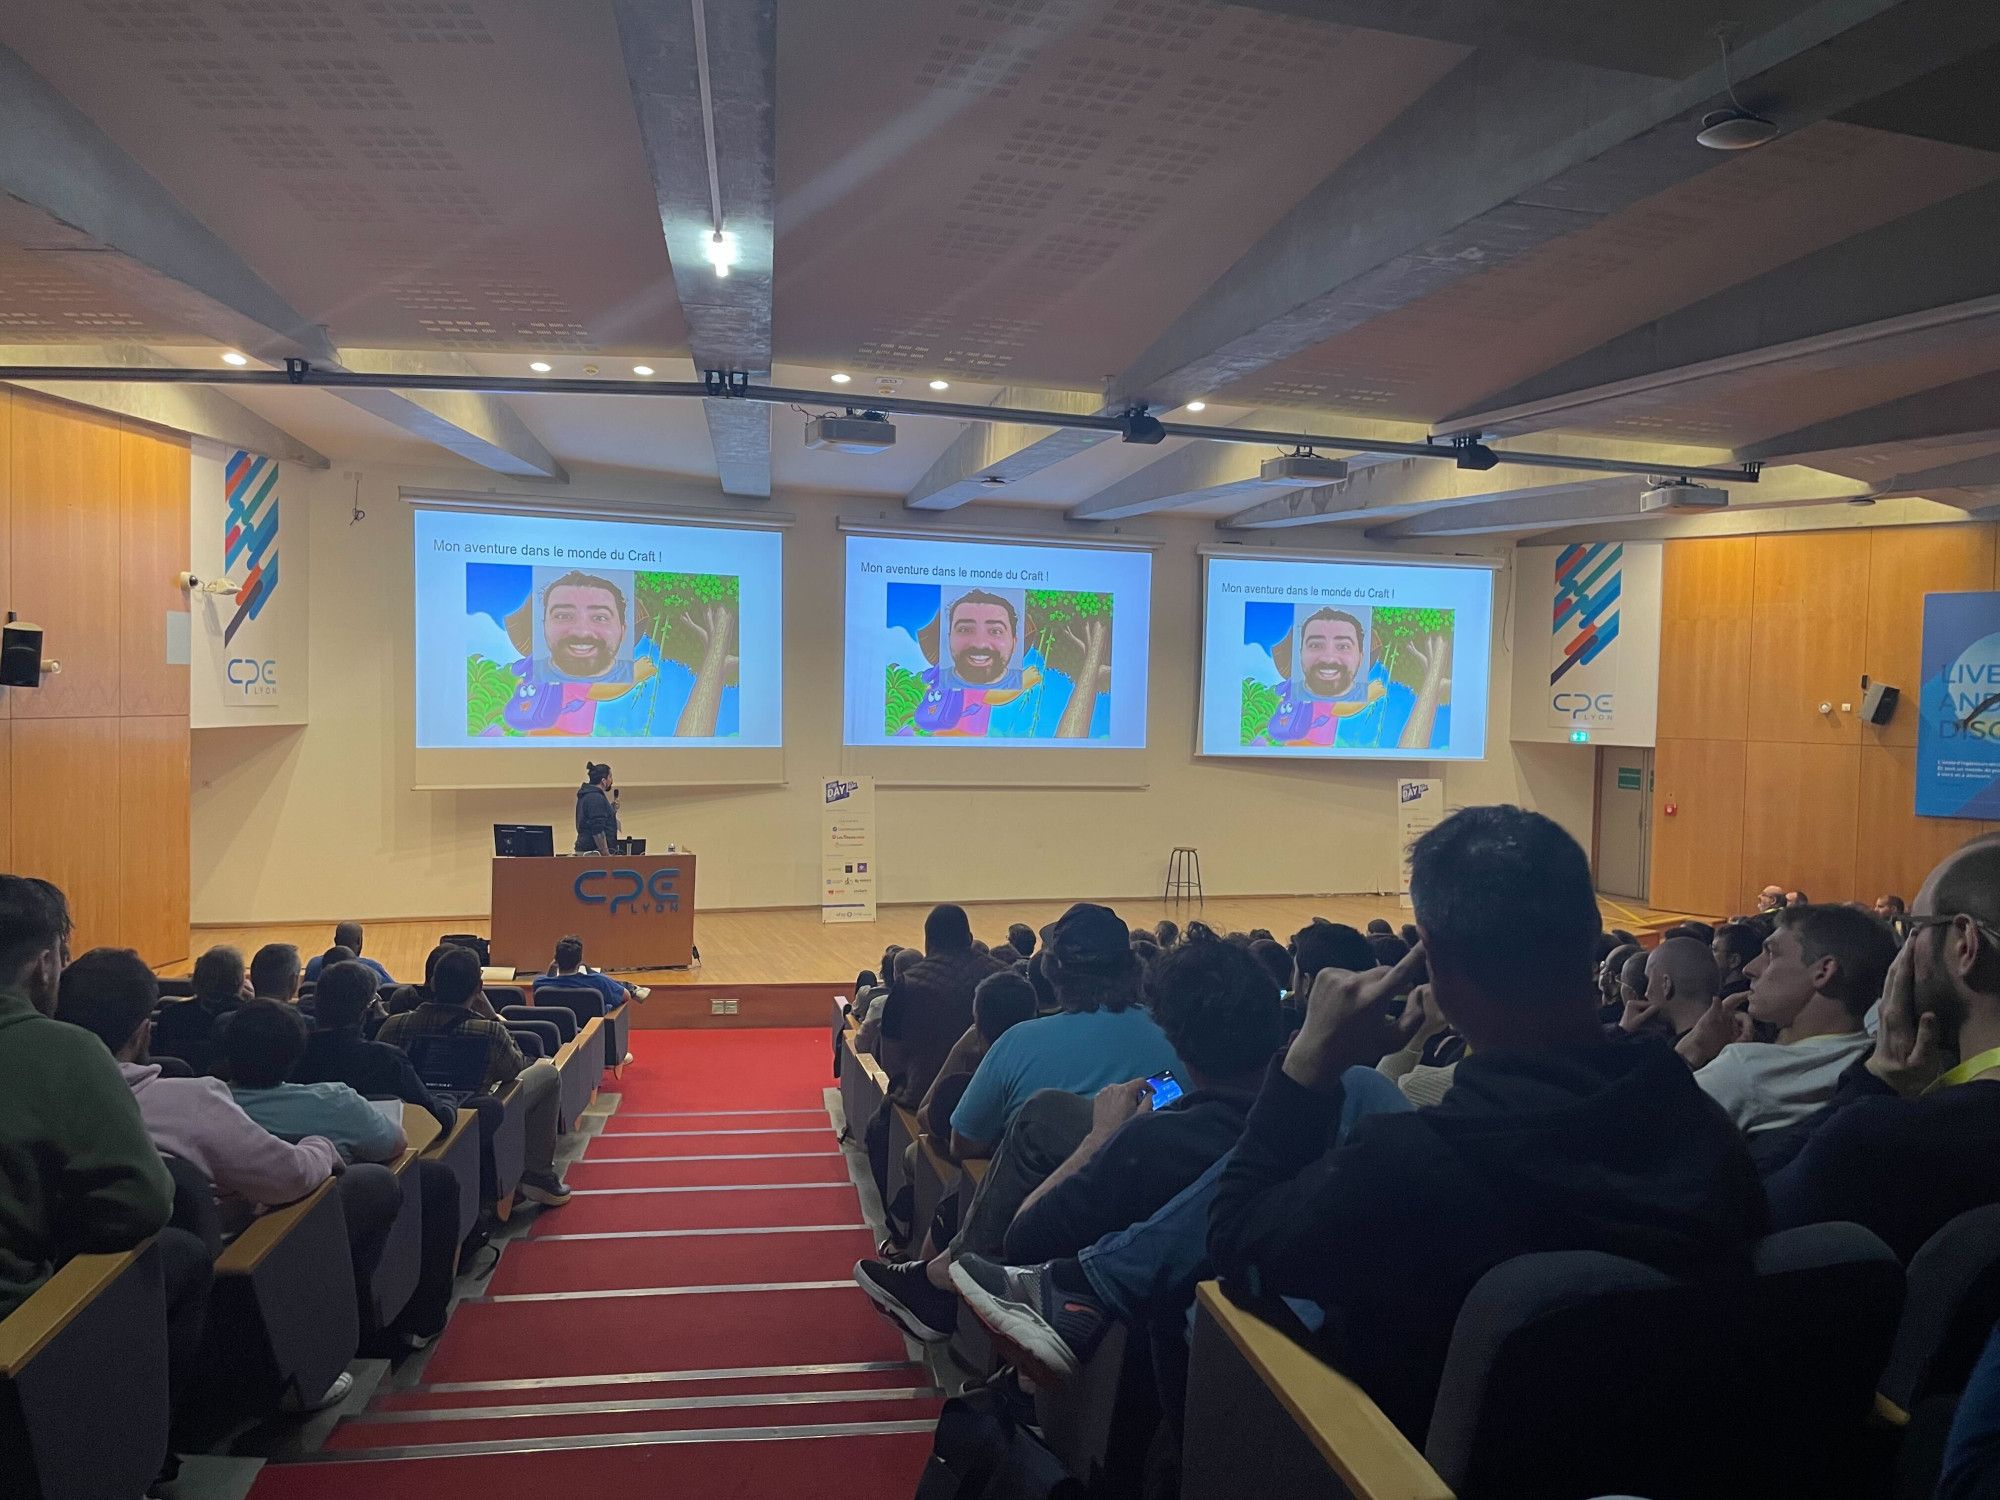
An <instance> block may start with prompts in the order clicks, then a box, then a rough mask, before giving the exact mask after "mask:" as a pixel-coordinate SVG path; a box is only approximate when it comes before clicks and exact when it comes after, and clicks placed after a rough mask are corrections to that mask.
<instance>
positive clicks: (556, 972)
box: [534, 933, 630, 1014]
mask: <svg viewBox="0 0 2000 1500" xmlns="http://www.w3.org/2000/svg"><path fill="white" fill-rule="evenodd" d="M550 989H566V990H568V989H583V990H595V991H596V992H597V994H598V997H599V998H600V999H601V1000H603V1002H604V1009H605V1012H606V1013H607V1014H609V1013H610V1012H611V1011H614V1010H616V1009H617V1008H618V1007H619V1006H621V1005H623V1004H624V1003H625V1001H626V999H627V998H628V996H629V995H630V987H629V986H627V985H624V984H621V983H619V982H618V981H617V980H615V979H613V978H612V977H611V976H610V975H609V974H604V973H600V972H599V971H598V970H596V969H593V968H591V967H589V966H588V965H587V964H585V963H584V961H583V939H582V938H580V937H578V936H576V934H574V933H571V934H570V935H569V936H568V937H563V938H558V939H556V951H555V961H554V962H553V963H551V964H550V965H549V971H548V973H546V974H537V975H536V976H535V982H534V991H535V994H536V995H537V996H539V995H540V994H541V993H542V991H544V990H550Z"/></svg>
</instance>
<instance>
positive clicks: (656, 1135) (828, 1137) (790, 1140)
mask: <svg viewBox="0 0 2000 1500" xmlns="http://www.w3.org/2000/svg"><path fill="white" fill-rule="evenodd" d="M765 1118H766V1119H769V1118H771V1117H770V1116H768V1115H767V1116H765ZM616 1119H617V1116H615V1115H614V1116H612V1120H613V1122H615V1121H616ZM647 1123H653V1124H659V1125H665V1124H666V1122H665V1121H664V1120H662V1121H652V1122H647ZM839 1149H840V1144H839V1137H838V1136H836V1135H835V1134H834V1133H833V1127H832V1125H831V1124H829V1123H828V1121H827V1117H826V1115H825V1114H824V1113H822V1114H821V1115H820V1117H819V1126H818V1128H817V1129H811V1130H781V1129H775V1128H772V1127H768V1126H767V1127H756V1128H745V1129H742V1130H723V1131H680V1130H665V1129H662V1130H623V1129H620V1130H615V1131H614V1130H612V1129H610V1128H609V1126H607V1128H606V1129H605V1130H603V1131H602V1132H600V1133H599V1134H597V1135H594V1136H592V1137H591V1139H590V1144H589V1145H588V1146H587V1147H585V1149H584V1153H583V1155H584V1159H585V1160H586V1161H615V1160H617V1159H619V1158H620V1157H632V1156H732V1155H737V1156H740V1155H743V1154H746V1153H750V1152H759V1151H838V1150H839Z"/></svg>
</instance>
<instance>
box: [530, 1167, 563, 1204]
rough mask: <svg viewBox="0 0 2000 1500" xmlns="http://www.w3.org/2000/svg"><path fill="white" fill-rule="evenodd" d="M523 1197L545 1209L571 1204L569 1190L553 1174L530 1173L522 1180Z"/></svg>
mask: <svg viewBox="0 0 2000 1500" xmlns="http://www.w3.org/2000/svg"><path fill="white" fill-rule="evenodd" d="M521 1196H522V1197H523V1198H526V1199H527V1200H528V1201H529V1202H530V1203H539V1204H541V1205H542V1207H544V1208H561V1207H562V1206H563V1205H564V1204H565V1203H567V1202H569V1198H570V1192H569V1188H568V1187H566V1186H565V1185H564V1183H563V1180H562V1179H561V1178H560V1177H558V1176H556V1175H555V1173H553V1172H529V1173H526V1174H524V1175H523V1176H522V1178H521Z"/></svg>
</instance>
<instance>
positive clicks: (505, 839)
mask: <svg viewBox="0 0 2000 1500" xmlns="http://www.w3.org/2000/svg"><path fill="white" fill-rule="evenodd" d="M493 852H494V853H495V854H497V855H499V856H500V857H501V858H503V859H548V858H550V857H551V856H553V855H554V854H555V852H556V831H555V828H554V827H553V826H552V825H551V824H548V823H495V824H494V825H493Z"/></svg>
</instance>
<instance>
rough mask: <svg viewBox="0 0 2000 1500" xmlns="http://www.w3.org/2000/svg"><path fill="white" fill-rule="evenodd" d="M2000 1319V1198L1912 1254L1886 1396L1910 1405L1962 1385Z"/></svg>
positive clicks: (1966, 1215) (1885, 1375)
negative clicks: (1988, 1331)
mask: <svg viewBox="0 0 2000 1500" xmlns="http://www.w3.org/2000/svg"><path fill="white" fill-rule="evenodd" d="M1996 1320H2000V1203H1989V1204H1987V1205H1985V1206H1984V1207H1982V1208H1975V1209H1972V1210H1970V1211H1968V1212H1966V1213H1962V1214H1960V1215H1959V1216H1958V1217H1957V1218H1955V1219H1953V1220H1952V1221H1951V1222H1950V1223H1949V1224H1947V1225H1945V1226H1944V1228H1942V1229H1940V1230H1939V1231H1938V1232H1937V1233H1936V1234H1934V1235H1932V1236H1931V1237H1930V1238H1929V1239H1928V1240H1926V1241H1925V1242H1924V1244H1923V1247H1922V1248H1921V1249H1919V1250H1918V1251H1917V1253H1916V1254H1915V1255H1913V1256H1912V1257H1910V1271H1909V1293H1908V1295H1907V1296H1906V1297H1905V1298H1904V1300H1903V1320H1902V1322H1901V1323H1900V1324H1899V1325H1898V1326H1897V1329H1896V1342H1895V1347H1894V1349H1893V1351H1892V1352H1891V1354H1890V1356H1889V1367H1888V1369H1886V1370H1885V1371H1884V1372H1883V1374H1882V1385H1881V1390H1882V1394H1883V1395H1885V1396H1887V1397H1888V1398H1889V1399H1890V1400H1891V1401H1893V1402H1895V1403H1896V1404H1897V1405H1898V1406H1900V1407H1902V1408H1903V1410H1905V1411H1909V1410H1911V1409H1912V1408H1913V1407H1914V1406H1915V1405H1916V1403H1917V1402H1919V1401H1922V1400H1923V1399H1924V1398H1925V1397H1926V1396H1930V1395H1935V1394H1939V1393H1951V1392H1956V1391H1960V1390H1963V1389H1964V1387H1965V1381H1966V1377H1967V1376H1968V1375H1969V1374H1970V1373H1971V1371H1972V1365H1973V1361H1974V1360H1976V1359H1977V1358H1978V1357H1979V1350H1980V1347H1981V1346H1982V1345H1983V1344H1984V1343H1985V1340H1986V1330H1987V1329H1990V1328H1991V1327H1992V1326H1993V1324H1994V1322H1995V1321H1996Z"/></svg>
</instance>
